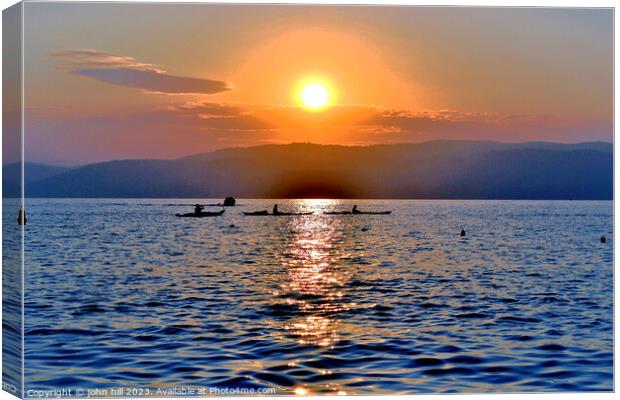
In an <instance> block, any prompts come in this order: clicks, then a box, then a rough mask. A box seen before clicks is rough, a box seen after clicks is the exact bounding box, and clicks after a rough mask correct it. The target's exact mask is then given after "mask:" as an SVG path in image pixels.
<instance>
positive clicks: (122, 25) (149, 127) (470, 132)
mask: <svg viewBox="0 0 620 400" xmlns="http://www.w3.org/2000/svg"><path fill="white" fill-rule="evenodd" d="M612 19H613V14H612V11H611V10H610V9H588V10H584V9H541V8H539V9H509V8H505V9H497V8H433V7H425V8H423V7H370V6H366V7H364V6H267V5H252V6H247V5H244V6H241V5H198V4H191V5H190V4H111V3H99V4H97V3H91V4H85V3H73V4H71V3H69V4H68V3H64V4H60V3H26V4H25V24H26V26H25V110H26V111H25V112H26V114H25V115H26V125H25V140H26V158H27V160H28V161H37V162H45V163H52V164H65V165H71V164H79V163H85V162H94V161H104V160H111V159H123V158H176V157H181V156H186V155H191V154H195V153H201V152H206V151H211V150H214V149H218V148H225V147H234V146H251V145H258V144H268V143H290V142H315V143H333V144H346V145H360V144H362V145H363V144H373V143H404V142H421V141H427V140H432V139H465V140H481V139H483V140H497V141H504V142H519V141H530V140H545V141H558V142H580V141H592V140H604V141H612V115H613V114H612V112H613V110H612V78H613V70H612V61H613V60H612V54H613V49H612V36H613V35H612V29H613V20H612ZM308 85H315V86H311V87H310V89H309V86H308ZM317 85H318V86H317ZM304 88H305V89H307V90H308V89H309V90H310V92H307V93H310V94H309V96H310V98H311V99H314V100H316V101H318V103H317V108H312V107H311V102H308V101H306V102H304V100H303V99H304V97H303V96H302V93H303V91H304ZM317 90H318V92H317ZM307 93H306V94H307ZM313 96H314V97H313ZM317 96H318V97H317ZM6 161H10V160H6Z"/></svg>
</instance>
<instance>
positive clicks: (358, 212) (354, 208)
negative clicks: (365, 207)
mask: <svg viewBox="0 0 620 400" xmlns="http://www.w3.org/2000/svg"><path fill="white" fill-rule="evenodd" d="M351 213H353V214H360V213H361V211H358V210H357V204H354V205H353V209H352V210H351Z"/></svg>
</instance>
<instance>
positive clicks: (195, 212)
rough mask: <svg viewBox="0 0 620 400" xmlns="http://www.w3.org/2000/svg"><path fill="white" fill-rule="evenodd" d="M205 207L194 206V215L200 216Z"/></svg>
mask: <svg viewBox="0 0 620 400" xmlns="http://www.w3.org/2000/svg"><path fill="white" fill-rule="evenodd" d="M204 208H205V206H201V205H200V204H196V205H195V206H194V214H196V215H198V214H202V210H204Z"/></svg>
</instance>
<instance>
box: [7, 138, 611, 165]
mask: <svg viewBox="0 0 620 400" xmlns="http://www.w3.org/2000/svg"><path fill="white" fill-rule="evenodd" d="M440 142H446V143H456V142H460V143H497V144H506V145H510V144H514V145H519V144H556V145H566V146H571V145H580V144H591V143H604V144H609V145H612V146H613V144H614V143H613V141H612V142H608V141H605V140H586V141H581V142H551V141H545V140H529V141H525V142H508V141H506V142H504V141H500V140H462V139H433V140H427V141H424V142H400V143H373V144H367V145H362V144H350V145H349V144H327V143H313V142H290V143H270V144H257V145H252V146H237V147H224V148H221V149H215V150H211V151H206V152H202V153H192V154H189V155H185V156H181V157H176V158H115V159H109V160H105V161H86V162H84V163H80V164H72V165H67V164H50V163H46V162H40V161H26V160H24V164H37V165H43V166H48V167H58V168H79V167H83V166H86V165H91V164H101V163H108V162H115V161H130V160H132V161H133V160H141V161H175V160H181V159H184V158H191V157H197V156H201V155H205V154H213V153H217V152H219V151H228V150H241V149H250V148H256V147H269V146H290V145H313V146H334V147H373V146H403V145H407V146H411V145H423V144H428V143H440ZM15 164H20V162H16V161H14V162H9V163H3V164H2V167H3V168H4V167H7V166H11V165H15Z"/></svg>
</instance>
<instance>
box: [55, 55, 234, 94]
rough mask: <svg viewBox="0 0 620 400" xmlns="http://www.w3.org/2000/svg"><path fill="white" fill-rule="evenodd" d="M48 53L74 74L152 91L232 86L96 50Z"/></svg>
mask: <svg viewBox="0 0 620 400" xmlns="http://www.w3.org/2000/svg"><path fill="white" fill-rule="evenodd" d="M49 56H50V57H52V58H54V59H59V60H62V61H63V63H64V64H63V65H64V67H65V68H66V69H67V71H68V72H69V73H72V74H74V75H79V76H83V77H87V78H91V79H96V80H98V81H101V82H105V83H110V84H113V85H118V86H126V87H132V88H138V89H142V90H145V91H148V92H153V93H165V94H217V93H221V92H226V91H228V90H231V89H232V87H231V84H230V83H229V82H225V81H219V80H212V79H203V78H190V77H184V76H175V75H171V74H169V73H167V72H166V71H164V70H163V69H161V68H159V67H157V66H156V65H154V64H146V63H142V62H140V61H138V60H136V59H135V58H133V57H128V56H121V55H116V54H111V53H105V52H102V51H99V50H93V49H74V50H63V51H56V52H52V53H50V54H49Z"/></svg>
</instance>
